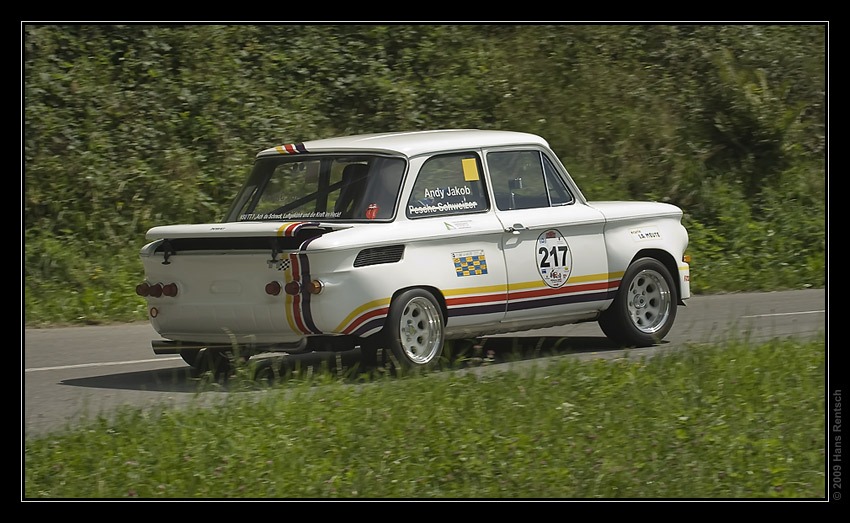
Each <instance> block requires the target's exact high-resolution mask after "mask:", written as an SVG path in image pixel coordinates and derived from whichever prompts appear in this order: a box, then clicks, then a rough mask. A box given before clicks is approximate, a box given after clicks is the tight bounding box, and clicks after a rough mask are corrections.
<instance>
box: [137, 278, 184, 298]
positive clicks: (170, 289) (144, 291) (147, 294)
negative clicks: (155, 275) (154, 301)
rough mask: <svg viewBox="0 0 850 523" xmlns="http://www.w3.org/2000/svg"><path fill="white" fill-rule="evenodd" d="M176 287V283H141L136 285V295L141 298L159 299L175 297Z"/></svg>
mask: <svg viewBox="0 0 850 523" xmlns="http://www.w3.org/2000/svg"><path fill="white" fill-rule="evenodd" d="M177 292H178V287H177V284H176V283H154V284H150V283H148V282H142V283H140V284H138V285H136V294H138V295H139V296H141V297H143V298H159V297H161V296H167V297H169V298H173V297H175V296H177Z"/></svg>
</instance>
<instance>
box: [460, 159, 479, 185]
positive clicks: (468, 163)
mask: <svg viewBox="0 0 850 523" xmlns="http://www.w3.org/2000/svg"><path fill="white" fill-rule="evenodd" d="M461 163H463V179H464V180H465V181H467V182H477V181H478V163H477V162H476V161H475V158H464V159H463V160H461Z"/></svg>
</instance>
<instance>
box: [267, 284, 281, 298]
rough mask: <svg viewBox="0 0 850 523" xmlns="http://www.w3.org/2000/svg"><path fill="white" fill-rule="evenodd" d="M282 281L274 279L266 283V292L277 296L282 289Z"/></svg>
mask: <svg viewBox="0 0 850 523" xmlns="http://www.w3.org/2000/svg"><path fill="white" fill-rule="evenodd" d="M281 288H282V287H281V286H280V282H278V281H272V282H269V283H267V284H266V294H268V295H269V296H277V295H278V294H280V290H281Z"/></svg>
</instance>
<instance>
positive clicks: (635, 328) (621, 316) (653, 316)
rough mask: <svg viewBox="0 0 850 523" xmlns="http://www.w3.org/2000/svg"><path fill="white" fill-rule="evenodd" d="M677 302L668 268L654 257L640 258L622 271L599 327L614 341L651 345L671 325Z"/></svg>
mask: <svg viewBox="0 0 850 523" xmlns="http://www.w3.org/2000/svg"><path fill="white" fill-rule="evenodd" d="M677 302H678V298H677V296H676V286H675V284H674V283H673V278H672V276H670V271H668V270H667V268H666V267H665V266H664V264H662V263H661V262H659V261H658V260H656V259H654V258H641V259H639V260H637V261H636V262H634V263H633V264H631V265H630V266H629V268H628V269H627V270H626V273H625V275H623V279H622V281H621V282H620V289H619V291H617V297H616V298H615V299H614V302H613V303H612V304H611V307H609V308H608V310H606V311H605V312H603V313H602V315H601V316H600V318H599V326H600V327H602V331H603V332H604V333H605V335H606V336H608V337H609V338H611V339H612V340H614V341H616V342H618V343H622V344H624V345H634V346H638V347H645V346H648V345H652V344H654V343H657V342H658V341H660V340H661V339H662V338H664V336H666V335H667V333H668V332H670V329H671V328H672V327H673V321H674V320H675V318H676V304H677Z"/></svg>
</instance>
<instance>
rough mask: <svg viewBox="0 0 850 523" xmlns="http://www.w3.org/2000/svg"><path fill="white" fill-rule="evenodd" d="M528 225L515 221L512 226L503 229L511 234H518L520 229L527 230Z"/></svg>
mask: <svg viewBox="0 0 850 523" xmlns="http://www.w3.org/2000/svg"><path fill="white" fill-rule="evenodd" d="M527 230H528V227H526V226H525V225H523V224H521V223H515V224H513V226H511V227H508V228H506V229H505V232H509V233H511V234H519V233H520V232H521V231H527Z"/></svg>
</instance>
